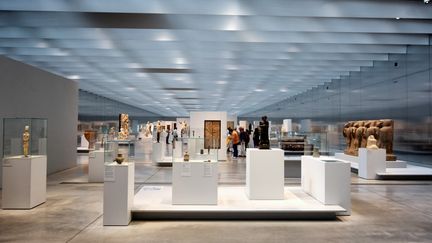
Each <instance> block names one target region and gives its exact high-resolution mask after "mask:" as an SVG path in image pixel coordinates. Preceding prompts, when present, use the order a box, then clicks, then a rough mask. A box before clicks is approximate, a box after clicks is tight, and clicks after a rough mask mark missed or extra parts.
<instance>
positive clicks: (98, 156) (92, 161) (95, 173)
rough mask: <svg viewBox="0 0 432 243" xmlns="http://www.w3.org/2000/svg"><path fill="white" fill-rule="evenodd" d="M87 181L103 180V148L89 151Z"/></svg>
mask: <svg viewBox="0 0 432 243" xmlns="http://www.w3.org/2000/svg"><path fill="white" fill-rule="evenodd" d="M88 168H89V172H88V175H89V182H104V168H105V163H104V150H96V151H91V152H90V153H89V166H88Z"/></svg>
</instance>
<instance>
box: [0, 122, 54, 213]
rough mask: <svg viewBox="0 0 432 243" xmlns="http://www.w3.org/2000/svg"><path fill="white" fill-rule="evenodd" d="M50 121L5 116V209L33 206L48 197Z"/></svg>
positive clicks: (3, 201) (3, 181) (3, 195)
mask: <svg viewBox="0 0 432 243" xmlns="http://www.w3.org/2000/svg"><path fill="white" fill-rule="evenodd" d="M47 124H48V123H47V120H46V119H39V118H5V119H3V156H2V158H3V165H2V167H3V176H2V186H3V188H2V208H3V209H31V208H33V207H36V206H38V205H40V204H42V203H44V202H45V201H46V179H47V155H46V151H47V149H46V145H47Z"/></svg>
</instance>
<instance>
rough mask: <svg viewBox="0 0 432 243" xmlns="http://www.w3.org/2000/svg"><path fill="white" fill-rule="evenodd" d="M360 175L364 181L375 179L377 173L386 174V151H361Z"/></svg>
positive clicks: (362, 149)
mask: <svg viewBox="0 0 432 243" xmlns="http://www.w3.org/2000/svg"><path fill="white" fill-rule="evenodd" d="M359 161H360V162H359V168H358V175H359V177H361V178H364V179H375V178H377V173H383V172H386V150H385V149H366V148H360V149H359Z"/></svg>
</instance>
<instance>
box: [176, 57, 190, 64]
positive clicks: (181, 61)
mask: <svg viewBox="0 0 432 243" xmlns="http://www.w3.org/2000/svg"><path fill="white" fill-rule="evenodd" d="M175 63H176V64H179V65H182V64H188V62H187V61H186V59H185V58H182V57H178V58H176V59H175Z"/></svg>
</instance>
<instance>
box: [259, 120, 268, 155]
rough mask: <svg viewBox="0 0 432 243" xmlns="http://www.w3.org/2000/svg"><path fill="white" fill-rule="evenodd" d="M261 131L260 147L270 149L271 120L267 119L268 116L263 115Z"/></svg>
mask: <svg viewBox="0 0 432 243" xmlns="http://www.w3.org/2000/svg"><path fill="white" fill-rule="evenodd" d="M259 132H260V142H259V146H258V148H259V149H270V140H269V122H268V120H267V116H263V117H261V121H260V123H259Z"/></svg>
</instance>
